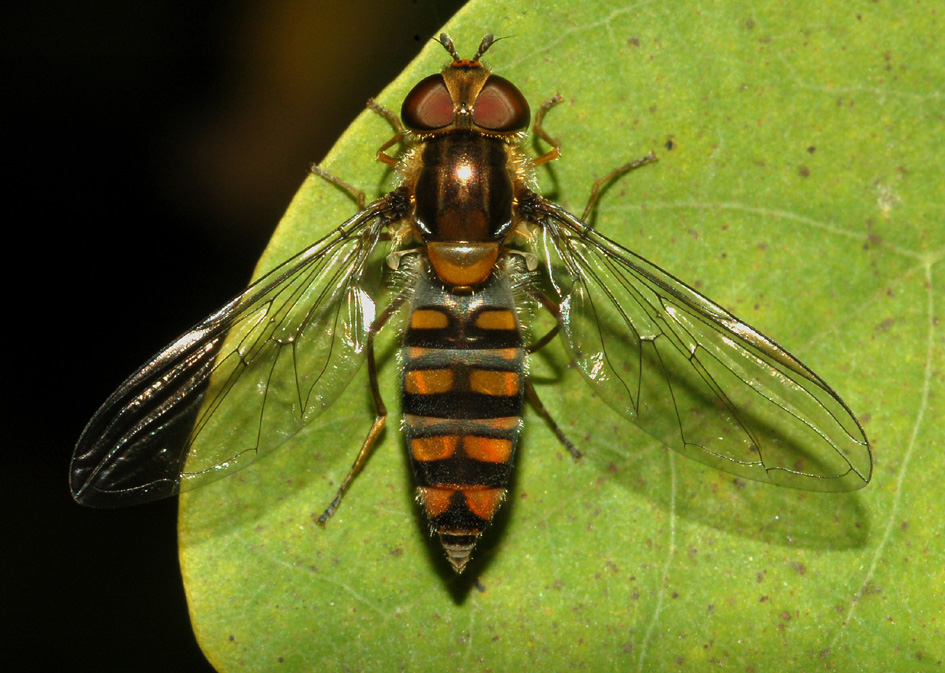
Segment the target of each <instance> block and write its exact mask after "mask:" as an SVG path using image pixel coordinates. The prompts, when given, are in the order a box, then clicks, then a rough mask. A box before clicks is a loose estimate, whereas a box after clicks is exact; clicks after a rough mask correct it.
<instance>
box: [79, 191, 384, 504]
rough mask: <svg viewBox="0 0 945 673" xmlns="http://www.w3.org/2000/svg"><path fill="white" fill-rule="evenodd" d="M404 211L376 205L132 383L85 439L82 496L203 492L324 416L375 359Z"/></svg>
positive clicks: (90, 500)
mask: <svg viewBox="0 0 945 673" xmlns="http://www.w3.org/2000/svg"><path fill="white" fill-rule="evenodd" d="M398 207H399V206H397V205H395V204H394V199H392V198H391V195H388V197H385V198H384V199H380V200H378V201H376V202H374V203H372V204H371V205H369V206H368V207H367V208H366V209H365V210H363V211H361V212H359V213H358V214H357V215H355V216H354V217H353V218H351V219H350V220H348V221H347V222H345V223H344V224H343V225H341V227H339V228H338V229H336V230H335V231H333V232H332V233H331V234H329V235H328V236H326V237H325V238H323V239H321V240H320V241H318V242H317V243H315V244H313V245H312V246H310V247H309V248H307V249H305V250H303V251H302V252H300V253H298V254H297V255H295V256H294V257H292V258H291V259H289V260H287V261H286V262H284V263H282V264H281V265H280V266H278V267H276V268H275V269H274V270H272V271H271V272H269V273H268V274H266V275H265V276H263V277H262V278H260V279H259V280H258V281H256V282H255V283H253V284H252V285H251V286H250V287H249V288H247V289H246V290H245V291H244V292H243V293H241V294H240V295H238V296H237V297H235V298H234V299H233V300H232V301H230V302H229V303H228V304H227V305H226V306H224V307H223V308H221V309H220V310H219V311H217V312H216V313H214V314H213V315H211V316H210V317H208V318H207V319H206V320H204V321H202V322H201V323H200V324H198V325H196V326H195V327H194V328H193V329H191V330H190V331H189V332H187V333H185V334H184V335H182V336H181V337H180V338H179V339H177V340H176V341H174V342H173V343H172V344H170V345H169V346H167V348H165V349H164V350H162V351H161V352H160V353H158V354H157V355H156V356H154V357H153V358H152V359H151V360H150V361H149V362H148V363H147V364H145V365H144V366H143V367H142V368H141V369H139V370H138V371H137V372H135V373H134V374H133V375H132V376H131V377H129V378H128V379H127V380H126V381H125V382H124V383H123V384H122V385H121V386H120V387H119V388H118V390H116V391H115V392H114V394H112V396H111V397H109V398H108V400H107V401H106V402H105V404H103V405H102V406H101V408H100V409H99V410H98V411H97V412H96V414H95V416H93V417H92V420H91V421H89V424H88V425H87V426H86V428H85V430H84V431H83V433H82V436H81V437H80V438H79V441H78V444H77V445H76V449H75V454H74V456H73V459H72V467H71V486H72V493H73V496H74V497H75V499H76V500H77V501H78V502H80V503H82V504H86V505H94V506H101V507H116V506H123V505H130V504H135V503H139V502H146V501H149V500H155V499H158V498H163V497H166V496H170V495H173V494H175V493H177V492H178V491H180V490H187V489H190V488H194V487H196V486H199V485H202V484H203V483H206V482H208V481H212V480H215V479H218V478H220V477H222V476H225V475H226V474H229V473H232V472H233V471H235V470H238V469H240V468H242V467H245V466H246V465H248V464H249V463H251V462H252V461H254V460H255V459H256V458H257V457H259V456H261V455H263V454H265V453H267V452H269V451H272V450H273V449H275V448H277V447H278V446H279V445H281V444H282V443H284V442H285V441H287V440H288V439H290V438H291V437H292V436H293V435H295V434H296V433H297V432H298V431H299V430H300V429H301V428H302V427H303V426H305V425H306V424H307V423H309V422H310V421H311V420H312V419H314V418H315V417H316V416H318V415H319V414H320V413H321V412H322V411H324V410H325V408H327V407H328V406H329V405H330V404H331V403H332V402H333V401H334V400H335V398H336V397H337V396H338V395H339V394H340V393H341V392H342V390H343V389H344V387H345V386H346V385H347V383H348V382H349V381H350V380H351V378H352V377H353V376H354V374H355V372H356V371H357V369H358V367H359V366H360V364H361V362H362V360H363V357H364V355H365V349H366V343H367V337H368V334H369V330H370V328H371V323H372V321H373V319H374V312H375V311H374V302H373V300H372V296H374V291H375V289H376V286H377V282H378V279H377V276H379V270H380V264H377V263H376V260H373V259H372V252H373V251H374V248H375V245H376V243H377V241H378V238H379V236H380V234H381V232H382V230H383V228H384V226H386V224H387V223H388V222H389V221H390V219H392V218H396V216H397V214H398V213H397V209H398ZM374 271H376V273H374ZM185 460H186V467H185Z"/></svg>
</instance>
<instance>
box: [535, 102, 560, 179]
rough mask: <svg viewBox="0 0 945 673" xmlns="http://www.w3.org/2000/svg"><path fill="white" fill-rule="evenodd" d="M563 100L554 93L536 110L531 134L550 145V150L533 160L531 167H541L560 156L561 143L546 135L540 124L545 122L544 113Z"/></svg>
mask: <svg viewBox="0 0 945 673" xmlns="http://www.w3.org/2000/svg"><path fill="white" fill-rule="evenodd" d="M563 100H564V98H563V97H562V96H561V94H560V93H556V94H555V95H554V96H552V97H551V98H549V99H548V100H546V101H545V102H544V103H542V104H541V107H540V108H538V112H537V113H536V114H535V124H534V125H533V126H532V132H533V133H534V134H535V135H536V136H537V137H539V138H541V139H542V140H544V141H545V142H546V143H548V144H549V145H551V149H550V150H548V151H547V152H545V153H544V154H542V155H541V156H540V157H538V158H537V159H535V161H533V162H532V165H534V166H541V165H542V164H544V163H547V162H549V161H554V160H555V159H557V158H558V157H560V156H561V142H560V141H558V140H556V139H555V138H552V137H551V136H550V135H548V133H547V132H546V131H545V128H544V127H543V126H542V122H543V121H544V120H545V113H546V112H548V110H550V109H551V108H553V107H554V106H555V105H557V104H558V103H560V102H561V101H563Z"/></svg>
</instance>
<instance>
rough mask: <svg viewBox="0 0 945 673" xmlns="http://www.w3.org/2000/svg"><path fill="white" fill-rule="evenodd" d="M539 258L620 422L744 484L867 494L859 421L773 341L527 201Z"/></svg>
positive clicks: (593, 378)
mask: <svg viewBox="0 0 945 673" xmlns="http://www.w3.org/2000/svg"><path fill="white" fill-rule="evenodd" d="M521 209H522V213H523V214H524V215H525V216H526V217H527V218H528V219H529V220H532V221H534V222H536V223H537V224H539V226H540V227H541V230H542V235H541V240H540V241H539V242H538V246H539V248H540V250H539V253H540V256H541V257H542V259H543V262H544V265H545V267H546V269H547V272H548V274H549V281H550V285H551V288H552V290H551V293H552V295H553V296H554V299H555V300H557V301H558V302H559V304H560V315H559V321H560V323H561V326H562V330H561V331H562V335H563V338H564V341H565V343H566V346H567V348H568V350H569V351H570V355H571V357H572V358H573V360H574V361H575V363H576V364H577V365H578V368H579V369H580V371H581V372H582V374H583V375H584V378H585V380H586V381H587V382H588V383H589V384H590V385H591V386H592V387H593V388H594V389H595V391H596V392H597V393H598V394H599V395H600V396H601V397H602V398H603V399H604V400H605V401H606V402H607V403H608V404H609V405H610V406H611V407H612V408H614V409H615V410H616V411H617V412H618V413H619V414H621V415H622V416H624V417H625V418H628V419H630V420H632V421H634V422H635V423H636V424H637V425H638V426H640V427H641V428H642V429H643V430H645V431H646V432H648V433H649V434H650V435H652V436H653V437H656V438H657V439H659V440H660V441H661V442H662V443H664V444H666V445H667V446H670V447H671V448H673V449H676V450H677V451H679V452H681V453H682V454H683V455H686V456H688V457H690V458H693V459H695V460H698V461H700V462H703V463H706V464H709V465H712V466H713V467H716V468H718V469H721V470H723V471H726V472H729V473H732V474H736V475H738V476H743V477H745V478H748V479H754V480H758V481H766V482H771V483H775V484H778V485H782V486H789V487H792V488H798V489H802V490H814V491H848V490H855V489H858V488H861V487H863V486H865V485H866V484H867V483H869V480H870V478H871V476H872V454H871V450H870V445H869V442H868V440H867V438H866V434H865V433H864V431H863V428H862V427H861V426H860V423H859V421H858V420H857V419H856V417H855V416H854V415H853V413H852V411H851V410H850V409H849V407H848V406H847V405H846V403H844V401H843V400H842V399H841V398H840V396H839V395H837V393H836V392H834V390H833V389H832V388H831V387H830V386H828V385H827V384H826V383H825V382H824V381H823V380H822V379H821V378H820V377H819V376H818V375H817V374H815V373H814V372H813V371H812V370H811V369H810V368H809V367H807V366H806V365H804V364H803V363H802V362H801V361H800V360H798V359H797V358H795V357H794V356H793V355H791V354H790V353H789V352H788V351H786V350H785V349H784V348H782V347H781V346H779V345H778V344H777V343H775V342H774V341H773V340H771V339H769V338H768V337H766V336H764V335H763V334H761V333H760V332H758V331H757V330H755V329H754V328H752V327H751V326H749V325H748V324H746V323H744V322H742V321H741V320H739V319H738V318H736V317H735V316H734V315H732V314H731V313H729V312H728V311H726V310H725V309H723V308H722V307H720V306H719V305H717V304H715V303H714V302H712V301H711V300H709V299H707V298H706V297H704V296H702V295H701V294H700V293H698V292H697V291H695V290H694V289H692V288H690V287H689V286H688V285H686V284H685V283H683V282H682V281H680V280H679V279H677V278H675V277H674V276H672V275H670V274H669V273H667V272H665V271H663V270H662V269H660V268H659V267H657V266H656V265H654V264H652V263H650V262H648V261H646V260H645V259H643V258H642V257H640V256H638V255H636V254H634V253H633V252H631V251H630V250H627V249H626V248H624V247H623V246H621V245H620V244H618V243H616V242H614V241H612V240H611V239H609V238H607V237H606V236H604V235H602V234H600V233H598V232H597V231H595V230H594V229H593V228H591V227H589V226H588V225H586V224H585V223H584V222H582V221H581V220H580V219H578V218H577V217H575V216H574V215H571V214H570V213H568V212H567V211H565V210H564V209H562V208H561V207H560V206H557V205H556V204H554V203H552V202H550V201H547V200H545V199H543V198H541V197H540V196H538V195H530V196H529V198H527V199H524V200H523V202H522V205H521Z"/></svg>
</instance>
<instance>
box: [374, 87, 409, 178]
mask: <svg viewBox="0 0 945 673" xmlns="http://www.w3.org/2000/svg"><path fill="white" fill-rule="evenodd" d="M367 104H368V107H369V108H371V109H372V110H374V111H375V112H376V113H377V114H379V115H381V116H382V117H383V118H384V119H386V120H387V121H389V122H390V125H391V126H393V127H394V131H395V133H394V137H393V138H391V139H390V140H388V141H387V142H386V143H384V144H383V145H381V146H380V148H379V149H378V150H377V154H376V155H375V156H374V158H375V159H377V160H378V161H380V162H381V163H385V164H387V165H388V166H396V165H397V164H398V163H399V162H398V161H397V159H396V158H395V157H392V156H391V155H389V154H388V153H387V149H388V148H390V147H393V146H394V145H396V144H397V143H399V142H400V141H401V140H403V139H404V135H406V133H407V131H406V130H405V129H404V127H403V124H401V123H400V119H398V117H397V115H396V114H394V113H393V112H391V111H390V110H388V109H387V108H386V107H384V106H383V105H381V104H380V103H378V102H377V101H376V100H374V99H373V98H372V99H370V100H369V101H368V103H367Z"/></svg>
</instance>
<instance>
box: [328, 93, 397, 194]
mask: <svg viewBox="0 0 945 673" xmlns="http://www.w3.org/2000/svg"><path fill="white" fill-rule="evenodd" d="M367 106H368V107H369V108H371V109H372V110H374V111H375V112H376V113H378V114H379V115H381V116H382V117H384V119H386V120H387V121H389V122H390V124H391V126H393V127H394V131H395V133H394V137H393V138H391V139H390V140H388V141H387V142H386V143H384V144H383V145H381V147H380V149H378V150H377V155H376V156H375V159H377V160H378V161H380V162H382V163H385V164H387V165H388V166H396V165H397V163H398V162H397V159H396V158H395V157H392V156H390V155H389V154H387V152H386V150H387V149H388V148H390V147H393V146H394V145H396V144H397V143H399V142H400V141H401V140H403V139H404V135H405V134H406V130H405V129H404V127H403V125H402V124H401V123H400V119H398V118H397V115H395V114H394V113H393V112H391V111H390V110H388V109H387V108H386V107H384V106H383V105H381V104H380V103H378V102H377V101H376V100H374V99H373V98H371V99H370V100H369V101H368V102H367ZM311 170H312V173H314V174H315V175H317V176H318V177H320V178H322V179H324V180H327V181H328V182H330V183H331V184H333V185H335V186H336V187H339V188H341V189H343V190H344V191H346V192H348V194H350V195H351V196H352V198H354V200H355V201H357V202H358V210H364V204H365V201H366V199H365V196H364V192H362V191H361V190H360V189H358V188H357V187H355V186H353V185H350V184H348V183H347V182H345V181H344V180H342V179H341V178H338V177H335V176H334V175H332V174H331V173H329V172H328V171H326V170H325V169H324V168H319V167H318V166H316V165H314V164H312V167H311Z"/></svg>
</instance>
